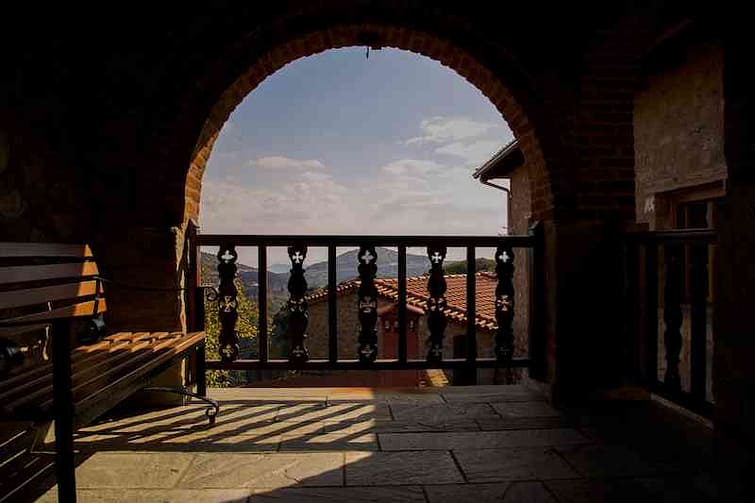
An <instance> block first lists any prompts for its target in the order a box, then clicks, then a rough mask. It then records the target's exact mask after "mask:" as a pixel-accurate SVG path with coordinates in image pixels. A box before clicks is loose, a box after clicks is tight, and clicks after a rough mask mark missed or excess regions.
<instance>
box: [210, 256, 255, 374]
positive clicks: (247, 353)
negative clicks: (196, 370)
mask: <svg viewBox="0 0 755 503" xmlns="http://www.w3.org/2000/svg"><path fill="white" fill-rule="evenodd" d="M207 267H208V268H209V266H207ZM208 273H209V271H207V272H205V266H204V265H203V267H202V274H203V276H204V277H209V276H210V275H209V274H208ZM235 284H236V288H237V289H238V296H237V306H238V308H237V309H238V313H239V318H238V322H237V324H236V330H237V331H238V337H239V354H240V356H241V358H256V357H257V326H258V325H257V323H258V316H259V308H258V306H257V303H256V302H254V301H252V300H250V299H249V298H248V297H247V296H246V292H245V291H244V285H243V284H242V283H241V281H240V280H239V279H238V278H236V280H235ZM205 332H206V333H207V342H206V344H207V358H208V359H219V358H220V354H219V353H218V348H219V336H220V320H219V318H218V303H217V301H211V300H208V299H205ZM247 382H249V376H248V375H247V373H246V372H243V371H236V370H211V371H208V372H207V385H208V386H213V387H228V386H238V385H240V384H246V383H247Z"/></svg>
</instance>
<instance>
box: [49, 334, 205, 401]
mask: <svg viewBox="0 0 755 503" xmlns="http://www.w3.org/2000/svg"><path fill="white" fill-rule="evenodd" d="M204 339H205V333H204V332H189V333H188V334H183V337H181V338H180V339H179V340H178V341H177V343H176V344H175V345H174V346H172V347H170V348H169V349H168V350H166V351H163V352H162V353H161V354H160V355H157V356H155V357H154V358H152V359H150V360H149V361H148V362H147V363H146V364H144V365H142V366H140V367H139V368H137V369H135V370H132V371H131V372H129V373H128V374H126V375H122V376H120V377H119V378H117V379H115V380H112V381H110V382H108V384H107V385H105V386H103V387H102V388H100V389H99V390H97V391H96V392H95V393H92V394H90V395H87V396H86V397H85V398H84V399H82V400H79V401H77V402H76V408H77V410H78V411H79V412H78V413H81V414H82V415H86V414H87V410H88V409H89V408H91V407H93V406H94V405H95V404H96V403H98V402H100V403H103V402H105V401H106V400H103V398H102V396H103V395H104V396H106V397H107V396H119V395H121V394H128V393H129V392H131V391H132V390H129V389H128V386H129V385H130V384H131V385H133V384H134V383H137V384H138V381H139V380H140V377H141V376H144V375H150V374H152V373H153V372H154V371H155V370H156V369H158V368H160V367H161V366H163V365H165V364H166V363H168V362H170V361H171V360H173V359H174V358H176V357H178V356H179V355H181V354H183V353H185V352H187V351H188V350H190V349H191V348H192V347H194V346H196V345H197V344H200V343H202V341H204ZM136 388H138V386H136ZM50 403H51V402H50Z"/></svg>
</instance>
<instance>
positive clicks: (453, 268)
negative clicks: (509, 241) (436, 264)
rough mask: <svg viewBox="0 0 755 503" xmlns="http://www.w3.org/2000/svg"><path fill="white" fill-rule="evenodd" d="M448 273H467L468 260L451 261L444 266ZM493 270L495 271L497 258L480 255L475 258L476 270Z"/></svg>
mask: <svg viewBox="0 0 755 503" xmlns="http://www.w3.org/2000/svg"><path fill="white" fill-rule="evenodd" d="M443 269H444V271H445V273H446V274H466V273H467V261H466V260H459V261H458V262H450V263H448V264H446V265H445V266H444V268H443ZM483 271H487V272H493V271H495V260H493V259H489V258H485V257H480V258H478V259H475V272H483Z"/></svg>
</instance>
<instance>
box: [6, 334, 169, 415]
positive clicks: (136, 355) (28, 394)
mask: <svg viewBox="0 0 755 503" xmlns="http://www.w3.org/2000/svg"><path fill="white" fill-rule="evenodd" d="M146 335H147V337H148V338H147V339H144V340H139V341H138V342H135V343H126V344H118V345H116V346H115V350H114V351H112V352H111V351H103V353H109V354H107V357H106V358H100V359H98V361H97V362H95V363H94V364H92V363H91V362H90V364H88V365H86V366H85V367H83V368H82V366H80V365H79V366H77V367H78V368H74V369H73V384H74V387H73V391H74V394H76V392H77V390H79V389H81V388H82V387H84V386H86V385H87V384H89V383H91V382H96V381H97V380H98V379H102V378H103V377H106V376H108V375H109V374H110V373H111V372H112V371H113V370H116V369H121V368H123V367H124V366H128V365H129V364H130V363H131V362H138V361H141V360H142V359H143V358H144V356H145V354H146V355H149V354H150V353H151V352H153V351H154V348H155V347H159V346H160V344H165V343H164V340H165V339H168V338H169V333H168V332H155V333H147V334H146ZM168 344H170V341H169V342H168ZM6 394H8V395H9V399H10V401H6V402H5V403H4V404H3V410H4V411H5V412H6V413H7V414H12V413H13V411H14V410H17V409H23V408H24V407H25V406H26V405H25V404H29V403H34V402H35V401H39V399H40V398H45V397H52V378H51V376H45V377H43V378H38V379H37V380H35V382H34V383H33V384H31V385H30V384H27V383H24V384H22V385H21V386H20V387H17V388H15V389H13V390H9V391H6ZM13 396H15V398H13ZM43 403H44V402H43Z"/></svg>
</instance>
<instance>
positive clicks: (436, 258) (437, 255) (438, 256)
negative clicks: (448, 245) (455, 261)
mask: <svg viewBox="0 0 755 503" xmlns="http://www.w3.org/2000/svg"><path fill="white" fill-rule="evenodd" d="M430 260H432V261H433V263H435V264H440V263H441V261H442V260H443V255H441V254H440V253H439V252H435V253H433V255H432V257H430Z"/></svg>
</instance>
